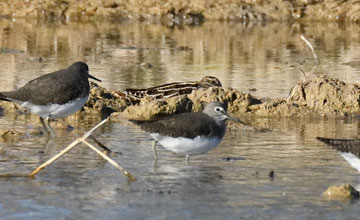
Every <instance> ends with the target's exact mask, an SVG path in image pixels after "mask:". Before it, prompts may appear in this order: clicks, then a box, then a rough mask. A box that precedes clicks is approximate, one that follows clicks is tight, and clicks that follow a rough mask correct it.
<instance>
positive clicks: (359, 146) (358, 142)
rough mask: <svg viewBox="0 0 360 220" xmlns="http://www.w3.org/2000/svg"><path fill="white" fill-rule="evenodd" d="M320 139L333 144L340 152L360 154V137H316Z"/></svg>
mask: <svg viewBox="0 0 360 220" xmlns="http://www.w3.org/2000/svg"><path fill="white" fill-rule="evenodd" d="M316 139H318V140H319V141H321V142H323V143H326V144H328V145H330V146H332V147H333V148H334V149H336V150H338V151H340V152H346V153H353V154H355V155H357V156H358V157H359V156H360V139H333V138H324V137H316Z"/></svg>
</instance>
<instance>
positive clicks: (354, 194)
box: [322, 184, 359, 201]
mask: <svg viewBox="0 0 360 220" xmlns="http://www.w3.org/2000/svg"><path fill="white" fill-rule="evenodd" d="M322 196H323V198H324V199H327V200H340V201H346V200H355V199H359V191H357V190H356V189H355V188H354V187H353V186H351V185H348V184H346V185H341V186H330V187H329V188H328V189H327V190H326V191H325V192H323V194H322Z"/></svg>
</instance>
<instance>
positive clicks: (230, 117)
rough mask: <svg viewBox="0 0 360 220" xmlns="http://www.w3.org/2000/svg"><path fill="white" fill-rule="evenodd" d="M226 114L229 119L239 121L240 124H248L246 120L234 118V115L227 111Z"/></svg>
mask: <svg viewBox="0 0 360 220" xmlns="http://www.w3.org/2000/svg"><path fill="white" fill-rule="evenodd" d="M225 115H226V117H227V119H229V120H233V121H236V122H239V123H240V124H243V125H247V124H246V123H245V122H243V121H241V120H240V119H238V118H234V117H232V116H230V115H229V114H227V113H226V114H225Z"/></svg>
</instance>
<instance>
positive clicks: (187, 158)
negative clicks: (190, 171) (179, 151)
mask: <svg viewBox="0 0 360 220" xmlns="http://www.w3.org/2000/svg"><path fill="white" fill-rule="evenodd" d="M189 159H190V156H189V155H186V157H185V163H186V165H189Z"/></svg>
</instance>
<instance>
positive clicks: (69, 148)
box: [30, 117, 110, 177]
mask: <svg viewBox="0 0 360 220" xmlns="http://www.w3.org/2000/svg"><path fill="white" fill-rule="evenodd" d="M109 118H110V117H107V118H106V119H104V120H102V121H101V122H100V123H99V124H97V125H96V126H95V127H93V128H92V129H91V130H90V131H88V132H87V133H85V134H84V135H83V136H82V137H81V138H78V139H76V140H75V141H74V142H72V143H71V144H70V145H68V146H67V147H66V148H65V149H64V150H62V151H61V152H60V153H58V154H56V155H55V156H54V157H52V158H50V159H49V160H48V161H46V162H45V163H43V164H42V165H40V166H39V167H38V168H36V169H35V170H34V171H33V172H31V174H30V177H34V176H35V175H36V174H37V173H38V172H40V171H41V170H42V169H44V168H45V167H47V166H49V165H50V164H52V163H53V162H54V161H56V160H57V159H59V158H60V157H62V156H63V155H64V154H66V153H67V152H68V151H70V150H71V149H72V148H74V147H75V146H76V145H78V144H79V143H80V142H81V141H82V140H84V139H86V138H87V137H89V136H90V135H91V133H92V132H93V131H95V130H96V129H97V128H99V127H100V126H101V125H103V124H104V123H105V122H107V121H108V120H109Z"/></svg>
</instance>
